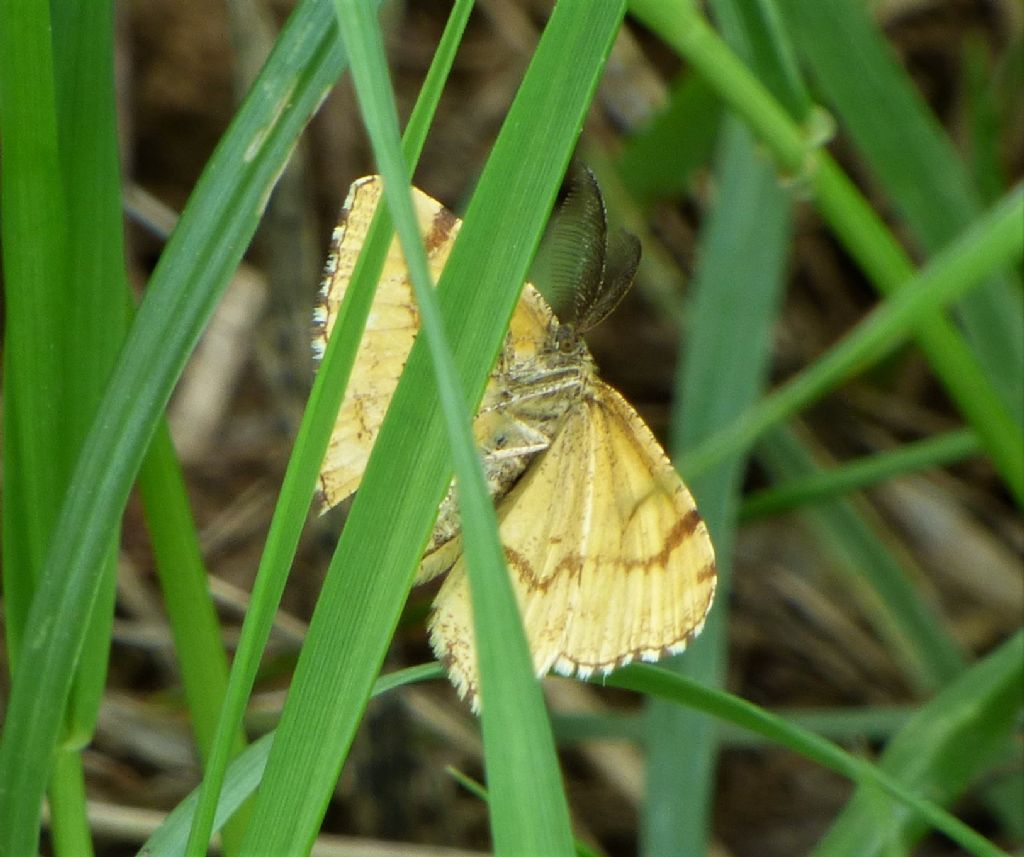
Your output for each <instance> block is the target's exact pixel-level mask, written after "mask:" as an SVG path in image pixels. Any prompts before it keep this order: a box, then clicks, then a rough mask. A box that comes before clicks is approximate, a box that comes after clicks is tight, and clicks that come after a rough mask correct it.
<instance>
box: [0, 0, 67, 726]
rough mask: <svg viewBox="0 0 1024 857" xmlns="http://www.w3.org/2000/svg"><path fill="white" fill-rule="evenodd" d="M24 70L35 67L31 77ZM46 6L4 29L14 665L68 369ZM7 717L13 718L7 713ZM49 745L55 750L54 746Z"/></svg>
mask: <svg viewBox="0 0 1024 857" xmlns="http://www.w3.org/2000/svg"><path fill="white" fill-rule="evenodd" d="M26 68H34V69H38V73H37V74H32V75H25V74H24V73H23V70H24V69H26ZM53 73H54V71H53V56H52V48H51V44H50V20H49V5H48V4H42V5H41V4H40V3H38V2H31V0H24V2H21V3H10V4H8V5H7V6H6V8H5V21H4V26H3V28H2V29H0V84H2V86H3V99H2V100H0V123H2V124H0V132H2V136H3V140H4V150H3V159H2V160H0V168H2V170H3V174H2V176H0V179H2V181H0V192H2V198H0V204H2V212H3V217H2V218H0V227H2V229H3V246H4V254H3V265H4V280H5V287H6V288H5V297H4V311H5V319H4V322H5V328H4V367H3V368H4V410H3V418H4V432H3V440H4V503H3V516H4V539H3V551H4V562H3V574H4V597H5V602H6V617H5V618H6V623H5V624H6V633H7V650H8V654H9V657H10V659H11V663H12V664H13V665H14V666H15V667H17V665H18V663H19V661H20V658H21V649H22V639H23V636H24V628H25V622H26V616H27V612H28V608H29V604H30V603H31V600H32V593H33V589H34V587H35V580H36V576H37V574H38V570H39V566H40V565H41V563H42V556H41V554H42V551H43V549H44V546H45V545H46V542H47V539H48V538H49V534H50V532H51V530H52V527H53V520H54V517H55V510H54V504H53V500H52V497H53V490H54V486H61V485H64V484H65V477H64V475H63V474H62V461H61V458H62V456H60V455H54V449H55V447H56V437H55V433H56V431H57V427H58V426H59V425H60V408H61V403H62V397H63V389H62V386H63V384H62V381H61V373H62V371H63V362H62V357H61V353H60V350H59V348H58V347H57V343H56V342H54V341H53V339H52V333H51V329H50V328H51V324H52V321H53V312H54V309H55V307H54V303H55V300H54V298H55V295H54V292H53V288H52V287H53V284H54V283H62V282H64V281H65V280H66V277H67V274H66V270H67V267H68V259H67V257H66V256H65V255H64V254H63V253H54V252H53V247H54V246H56V247H63V246H64V245H65V244H66V243H67V232H68V222H67V206H66V204H65V190H64V184H63V180H62V179H63V170H62V163H61V160H60V151H59V143H58V136H57V115H56V109H57V105H56V91H55V90H56V83H55V81H54V79H53ZM8 716H10V715H8ZM51 746H52V745H51Z"/></svg>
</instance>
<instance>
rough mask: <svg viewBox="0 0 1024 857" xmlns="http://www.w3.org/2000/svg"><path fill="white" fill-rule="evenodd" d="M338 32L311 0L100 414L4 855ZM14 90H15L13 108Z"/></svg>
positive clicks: (29, 833)
mask: <svg viewBox="0 0 1024 857" xmlns="http://www.w3.org/2000/svg"><path fill="white" fill-rule="evenodd" d="M33 5H34V4H33ZM13 20H16V19H12V21H13ZM2 29H3V33H4V35H3V38H7V37H8V36H10V35H11V33H12V32H14V34H15V35H16V36H21V35H24V34H20V33H18V32H17V30H16V29H15V28H14V27H13V25H8V24H7V23H5V26H4V27H3V28H2ZM332 36H333V30H332V28H331V18H330V15H329V14H328V10H326V9H324V8H323V7H322V6H320V5H319V4H317V3H315V2H309V0H307V2H306V3H304V4H301V5H300V7H299V9H298V10H297V12H296V14H295V15H294V16H293V19H292V25H291V26H290V27H289V28H288V29H287V30H286V31H285V33H284V34H283V35H282V39H281V41H280V43H279V46H278V49H277V50H276V51H275V55H274V57H273V60H272V62H271V63H268V68H267V69H265V71H264V73H263V75H262V76H261V78H260V80H259V81H258V82H257V84H256V85H255V86H254V87H253V90H252V92H251V94H250V96H249V97H248V98H247V100H246V103H245V105H244V106H243V108H242V110H241V111H240V113H239V114H238V116H237V117H236V119H235V121H234V123H233V124H232V126H231V129H230V130H229V131H228V133H227V134H226V135H225V138H224V139H223V140H222V142H221V145H220V146H219V147H218V150H217V152H216V154H215V155H214V157H213V159H212V160H211V163H210V165H209V167H208V168H207V170H206V171H205V173H204V175H203V178H202V179H201V180H200V184H199V187H198V188H197V192H196V193H195V194H194V195H193V197H192V200H191V203H190V205H189V206H188V208H187V209H186V211H185V213H184V214H183V216H182V219H181V221H180V223H179V225H178V228H177V230H176V231H175V234H174V235H173V236H172V238H171V241H170V243H169V244H168V246H167V249H166V250H165V252H164V255H163V257H162V258H161V261H160V264H159V265H158V267H157V271H156V272H155V273H154V276H153V279H152V280H151V282H150V285H149V288H148V289H147V291H146V296H145V299H144V300H143V302H142V305H141V306H140V308H139V313H138V316H137V317H136V319H135V322H134V324H133V325H132V327H131V329H130V330H129V334H128V338H127V340H126V342H125V346H124V348H123V350H122V351H121V354H120V357H119V359H118V361H117V363H116V365H115V368H114V370H113V373H112V376H111V378H110V380H109V383H108V385H107V387H106V390H105V393H104V395H103V399H102V401H101V403H100V406H99V407H98V409H97V413H98V416H97V419H96V420H94V421H93V424H92V427H91V428H90V430H89V433H88V436H87V438H86V440H85V443H84V445H83V450H82V453H81V455H80V456H79V457H78V461H77V464H76V466H75V471H74V476H73V478H72V480H71V488H70V490H69V492H68V494H67V497H66V498H65V502H64V504H63V506H62V508H61V511H60V515H59V517H58V519H57V523H56V525H55V527H54V530H53V538H52V539H51V540H50V543H49V549H48V551H47V553H46V556H45V560H44V561H43V564H42V571H41V574H40V579H39V588H38V590H37V592H36V595H35V597H34V599H33V603H32V607H31V610H30V612H29V618H28V623H27V627H31V628H36V629H39V633H37V634H35V635H34V636H33V637H32V638H31V639H28V640H26V641H25V646H24V651H23V657H24V661H23V662H22V665H23V668H22V669H21V670H20V671H19V675H18V676H16V677H15V681H14V684H13V687H12V691H11V697H10V701H9V706H8V711H7V722H6V724H5V729H4V733H3V740H2V744H0V784H2V788H3V790H2V791H0V837H2V839H0V845H2V847H3V848H4V849H6V851H7V853H11V854H24V853H29V852H30V851H32V850H33V848H34V843H35V841H36V837H37V836H38V829H39V824H38V820H39V811H40V806H41V796H42V792H43V787H44V784H45V781H46V776H47V767H48V766H47V760H48V759H49V754H50V752H51V750H52V747H53V745H54V742H55V740H56V736H57V733H58V730H59V724H60V714H61V711H62V710H63V707H64V703H65V701H66V699H67V698H68V693H69V691H70V686H71V680H72V674H73V669H74V666H75V663H76V661H77V659H78V656H79V654H80V652H81V649H82V646H83V643H84V633H85V628H86V626H87V623H88V618H89V617H90V615H91V614H92V611H93V607H94V605H95V604H96V602H97V600H98V598H99V595H100V591H101V585H100V584H101V578H100V576H99V575H98V569H99V567H100V563H101V562H102V560H103V558H104V556H105V553H106V551H107V549H108V546H109V543H110V538H111V535H112V533H113V532H114V527H115V526H116V523H117V520H118V517H119V515H120V513H121V511H122V509H123V507H124V503H125V501H126V498H127V496H128V490H129V488H130V486H131V482H132V479H133V478H134V476H135V473H136V470H137V468H138V466H139V463H140V461H141V459H142V456H143V454H144V452H145V449H146V446H147V443H148V441H149V439H150V437H151V436H152V434H153V431H154V429H155V426H156V423H157V420H158V419H159V416H160V412H161V410H162V409H163V406H164V405H165V403H166V401H167V399H168V397H169V396H170V392H171V388H172V386H173V384H174V381H175V380H176V378H177V377H178V375H179V374H180V371H181V369H182V367H183V365H184V363H185V360H186V359H187V356H188V354H189V351H190V350H191V348H192V347H193V345H194V344H195V342H196V340H197V338H198V336H199V334H200V332H201V330H202V327H203V325H204V323H205V322H206V320H207V319H208V318H209V316H210V314H211V313H212V311H213V307H214V305H215V303H216V300H217V298H218V297H219V295H220V292H221V290H222V289H223V287H224V285H225V284H226V282H227V279H228V277H229V275H230V273H231V271H232V270H233V269H234V267H235V265H236V264H237V263H238V260H239V258H240V256H241V253H242V251H243V250H244V248H245V245H246V244H247V242H248V239H249V238H250V237H251V235H252V232H253V230H254V229H255V227H256V224H257V222H258V219H259V214H260V212H261V210H262V206H263V204H264V202H265V200H266V197H267V194H268V192H269V189H270V187H271V186H272V184H273V181H274V179H275V177H276V176H277V175H278V173H279V171H280V169H281V166H282V165H283V163H284V160H285V158H286V157H287V155H288V153H289V152H290V150H291V145H292V143H293V141H294V139H295V137H296V135H297V134H298V132H299V129H300V128H301V127H302V126H303V125H304V123H305V121H306V119H307V118H308V116H309V115H310V114H311V112H312V111H313V109H314V108H315V107H316V105H317V104H319V102H320V99H321V98H322V96H323V93H324V91H325V90H326V87H327V85H328V84H329V83H330V81H332V80H333V79H334V77H336V75H337V74H338V72H339V71H340V68H341V64H342V56H341V53H340V51H339V50H338V46H337V44H336V41H335V40H334V39H333V38H332ZM0 53H2V54H3V57H4V61H5V62H6V61H7V60H8V59H9V58H10V57H12V56H16V57H20V58H22V59H23V58H24V56H25V55H24V53H23V48H20V47H19V48H17V49H15V50H14V51H13V53H12V52H11V51H7V50H4V51H2V52H0ZM17 67H18V68H19V69H21V70H23V69H24V68H26V67H31V68H38V66H37V65H36V64H34V63H29V64H27V65H26V64H24V63H18V66H17ZM15 72H16V73H17V69H15ZM22 77H24V75H23V74H22ZM6 79H8V78H6V76H5V80H6ZM9 98H10V93H9V92H8V91H7V90H6V88H5V99H4V102H5V113H6V111H7V109H8V103H9ZM7 115H10V114H7ZM8 157H9V151H8V150H7V149H6V148H5V161H7V159H8ZM4 187H5V193H6V192H8V191H9V190H10V188H9V187H8V185H7V184H6V183H5V186H4ZM5 228H6V220H5ZM44 234H50V235H53V234H55V233H54V232H53V231H52V230H51V231H50V232H49V233H44ZM51 255H52V254H51ZM44 508H45V506H44Z"/></svg>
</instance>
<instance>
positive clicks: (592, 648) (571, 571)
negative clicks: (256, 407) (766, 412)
mask: <svg viewBox="0 0 1024 857" xmlns="http://www.w3.org/2000/svg"><path fill="white" fill-rule="evenodd" d="M381 194H382V186H381V180H380V178H379V177H377V176H369V177H366V178H362V179H359V180H358V181H356V182H355V183H354V184H353V185H352V187H351V189H350V190H349V194H348V198H347V200H346V201H345V206H344V208H343V210H342V215H341V220H340V222H339V224H338V226H337V228H336V229H335V231H334V236H333V240H332V247H331V251H330V254H329V256H328V259H327V264H326V270H325V273H324V279H323V286H322V289H321V292H320V300H319V302H318V305H317V307H316V310H315V312H314V341H313V348H314V353H315V354H316V355H318V356H319V355H322V353H323V349H324V348H325V347H326V343H327V337H328V336H329V335H330V332H331V329H332V327H333V325H334V320H335V317H336V315H337V312H338V308H339V306H340V304H341V301H342V298H343V297H344V295H345V290H346V289H347V288H348V285H349V281H350V278H351V275H352V270H353V268H354V266H355V262H356V259H357V258H358V256H359V252H360V250H361V248H362V245H363V241H364V239H365V237H366V232H367V229H368V228H369V225H370V222H371V220H372V219H373V214H374V211H375V210H376V207H377V203H378V201H379V200H380V198H381ZM414 200H415V205H416V212H417V217H418V220H419V226H420V231H421V233H422V235H423V240H424V243H425V247H426V250H427V256H428V261H429V264H430V268H431V273H432V275H433V277H434V279H435V281H436V280H437V278H438V277H439V276H440V274H441V270H442V269H443V268H444V265H445V262H446V261H447V258H448V254H449V251H450V250H451V247H452V244H453V242H454V240H455V236H456V234H457V233H458V231H459V227H460V225H461V223H460V221H459V220H458V218H456V217H455V215H453V214H452V213H451V212H449V211H448V210H447V209H445V208H444V207H443V206H442V205H441V204H440V203H438V202H436V201H435V200H433V199H431V198H430V197H429V196H427V195H426V194H424V193H423V192H421V191H419V190H415V189H414ZM560 211H562V212H565V211H567V212H569V214H568V216H566V217H564V218H562V222H563V225H564V228H561V229H553V230H552V232H553V234H554V235H555V237H554V238H553V239H552V242H551V243H552V245H553V248H554V249H553V252H552V253H551V254H550V257H551V258H552V259H553V262H552V265H553V267H554V269H555V270H556V274H558V273H559V272H560V274H561V276H562V279H563V280H565V279H566V277H567V276H568V278H569V279H571V280H574V282H573V283H572V284H571V295H570V298H571V300H572V305H571V307H570V309H569V311H568V312H567V313H566V314H565V315H566V319H567V320H566V321H565V323H562V322H560V321H559V320H558V319H557V318H556V317H555V315H554V313H553V312H552V310H551V308H550V306H549V305H548V303H547V302H546V301H545V300H544V298H543V297H541V295H540V293H539V292H538V291H537V290H536V289H535V288H534V287H533V286H532V285H530V284H529V283H527V284H526V285H525V286H524V288H523V293H522V297H521V298H520V301H519V304H518V305H517V307H516V310H515V312H514V314H513V316H512V321H511V324H510V327H509V332H508V334H507V335H506V338H505V343H504V346H503V349H502V352H501V354H500V356H499V358H498V362H497V364H496V366H495V367H494V369H493V371H492V373H491V376H490V379H489V381H488V384H487V388H486V391H485V393H484V397H483V400H482V402H481V405H480V410H479V411H478V413H477V415H476V418H475V421H474V424H473V430H474V435H475V438H476V441H477V444H478V446H479V450H480V455H481V459H482V461H483V465H484V470H485V475H486V477H487V483H488V487H489V489H490V492H491V495H492V497H493V498H494V501H495V503H496V505H497V516H498V524H499V532H500V535H501V541H502V544H503V546H504V549H505V556H506V559H507V562H508V568H509V572H510V574H511V576H512V583H513V587H514V590H515V593H516V597H517V600H518V603H519V609H520V612H521V615H522V619H523V626H524V628H525V631H526V637H527V640H528V641H529V645H530V650H531V653H532V655H533V662H534V666H535V668H536V672H537V675H538V676H542V675H544V674H546V673H547V672H549V671H550V670H552V669H554V670H555V671H557V672H559V673H562V674H563V675H573V674H578V675H579V676H581V677H583V678H586V677H587V676H590V675H591V674H593V673H595V672H600V673H608V672H611V671H612V670H614V669H616V668H617V667H620V666H623V665H624V664H628V663H630V662H631V661H634V660H643V661H654V660H657V659H658V658H661V657H663V656H665V655H668V654H671V653H675V652H679V651H682V650H683V649H684V648H685V647H686V645H687V644H688V643H689V641H690V640H691V639H693V637H694V636H695V635H696V634H698V633H699V632H700V630H701V628H702V627H703V625H704V619H705V617H706V616H707V612H708V609H709V608H710V606H711V601H712V598H713V596H714V591H715V560H714V551H713V549H712V546H711V540H710V538H709V536H708V530H707V527H706V525H705V523H704V521H703V520H702V519H701V517H700V515H699V514H698V512H697V509H696V507H695V505H694V501H693V497H692V496H691V495H690V492H689V491H688V490H687V488H686V486H685V485H684V484H683V482H682V481H681V480H680V478H679V476H678V475H677V474H676V471H675V469H674V468H673V467H672V465H671V463H670V462H669V461H668V459H667V457H666V456H665V453H664V451H663V450H662V448H661V446H659V444H658V442H657V440H655V438H654V436H653V435H652V434H651V431H650V429H648V428H647V426H646V425H645V424H644V422H643V420H641V419H640V417H639V415H638V414H637V413H636V411H634V410H633V408H632V407H630V405H629V404H627V402H626V401H625V400H624V399H623V398H622V396H621V395H620V394H619V393H618V392H617V391H616V390H614V389H613V388H611V387H610V386H608V385H607V384H605V383H604V382H603V381H601V380H600V378H598V377H597V375H596V370H595V366H594V361H593V358H592V357H591V356H590V352H589V351H588V350H587V347H586V345H585V344H584V342H583V339H582V337H581V336H580V333H581V332H582V331H583V330H586V329H587V328H588V327H592V326H593V325H594V324H596V323H597V322H598V321H600V320H601V319H603V318H604V317H605V316H606V315H607V314H608V313H609V312H610V311H611V310H612V309H613V308H614V306H615V304H617V303H618V300H619V299H620V298H621V296H622V294H623V293H624V292H625V290H626V289H627V288H628V286H629V283H630V282H631V281H632V277H633V273H634V272H635V269H636V263H637V261H638V260H639V245H638V243H637V242H636V239H635V238H632V236H627V235H626V234H625V233H619V234H617V235H613V236H612V238H611V239H607V238H606V225H605V212H604V204H603V201H602V200H601V196H600V191H599V190H598V189H597V185H596V183H595V182H594V180H593V176H592V175H590V173H589V172H587V171H583V170H578V169H577V170H575V171H574V174H573V175H572V177H571V183H570V184H569V192H568V194H567V196H566V198H565V200H564V201H563V205H562V208H561V209H560ZM418 328H419V319H418V313H417V310H416V303H415V299H414V297H413V293H412V287H411V284H410V282H409V277H408V271H407V269H406V266H405V262H404V258H403V255H402V251H401V248H400V247H399V244H398V241H397V239H396V240H394V241H393V242H392V244H391V247H390V249H389V251H388V256H387V260H386V262H385V264H384V269H383V272H382V274H381V279H380V283H379V284H378V287H377V292H376V295H375V297H374V300H373V305H372V308H371V310H370V315H369V319H368V321H367V326H366V331H365V332H364V334H363V339H362V341H361V343H360V347H359V351H358V354H357V357H356V361H355V365H354V366H353V369H352V375H351V378H350V380H349V385H348V389H347V391H346V394H345V400H344V402H343V403H342V406H341V410H340V411H339V414H338V419H337V422H336V423H335V427H334V432H333V434H332V436H331V440H330V444H329V446H328V449H327V454H326V457H325V458H324V462H323V465H322V466H321V469H320V480H319V489H318V495H319V500H320V505H321V507H322V508H323V509H326V508H330V507H331V506H334V505H336V504H338V503H340V502H341V501H342V500H344V499H346V498H347V497H348V496H350V495H351V494H352V493H353V492H354V491H355V490H356V489H357V488H358V487H359V482H360V480H361V479H362V475H363V471H364V470H365V468H366V462H367V460H368V458H369V455H370V449H371V448H372V446H373V443H374V441H375V440H376V437H377V432H378V430H379V428H380V424H381V421H382V420H383V419H384V414H385V411H386V410H387V407H388V404H389V402H390V401H391V397H392V395H393V394H394V391H395V387H396V386H397V384H398V378H399V375H400V374H401V372H402V368H403V367H404V366H405V362H406V360H407V358H408V356H409V351H410V349H411V347H412V344H413V340H414V338H415V336H416V332H417V330H418ZM445 572H448V577H447V579H446V580H445V581H444V583H443V584H442V586H441V588H440V590H439V592H438V594H437V597H436V599H435V601H434V609H433V611H432V614H431V617H430V641H431V644H432V646H433V648H434V651H435V653H436V654H437V657H438V659H439V660H440V661H441V662H442V663H443V664H444V666H445V668H446V670H447V672H448V675H449V677H450V678H451V680H452V683H453V684H454V685H455V687H456V689H457V690H458V692H459V694H460V695H461V696H462V697H464V698H468V700H469V701H470V703H471V705H472V706H473V708H474V710H479V704H480V702H479V692H478V688H479V683H478V679H477V665H476V649H475V644H474V635H473V621H472V612H471V606H470V596H469V580H468V575H467V570H466V568H465V561H464V559H463V557H462V549H461V536H460V531H459V520H458V513H457V509H456V503H455V499H454V491H453V490H452V489H451V488H450V489H449V491H448V493H447V495H446V496H445V499H444V500H443V501H442V503H441V506H440V509H439V512H438V519H437V523H436V525H435V528H434V531H433V534H432V536H431V539H430V543H429V545H428V547H427V551H426V554H425V555H424V557H423V561H422V563H421V565H420V569H419V573H418V576H417V582H424V581H427V580H430V579H431V578H433V577H436V576H437V575H440V574H444V573H445Z"/></svg>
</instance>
